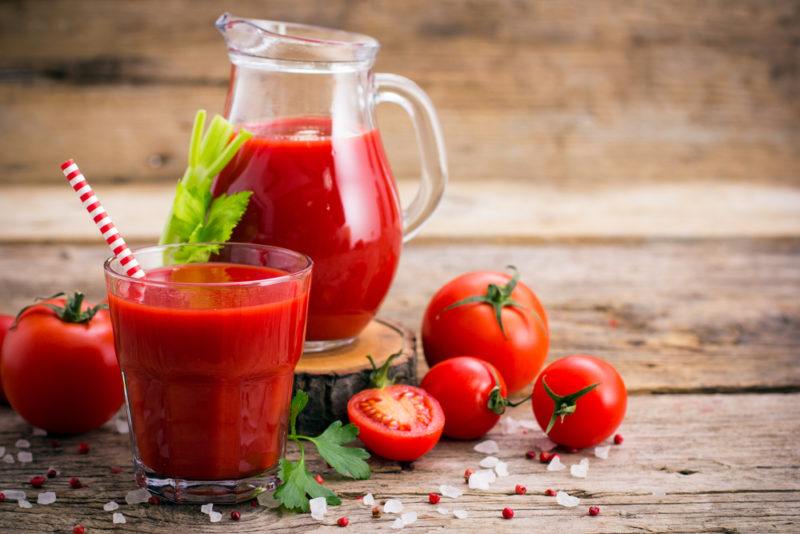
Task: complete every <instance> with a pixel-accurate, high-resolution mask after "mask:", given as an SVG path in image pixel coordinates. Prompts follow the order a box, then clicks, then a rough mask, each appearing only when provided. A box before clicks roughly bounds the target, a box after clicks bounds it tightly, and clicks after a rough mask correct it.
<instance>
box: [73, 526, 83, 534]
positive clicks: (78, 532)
mask: <svg viewBox="0 0 800 534" xmlns="http://www.w3.org/2000/svg"><path fill="white" fill-rule="evenodd" d="M84 532H86V529H85V528H84V527H83V525H75V526H74V527H72V534H84Z"/></svg>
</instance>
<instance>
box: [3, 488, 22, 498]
mask: <svg viewBox="0 0 800 534" xmlns="http://www.w3.org/2000/svg"><path fill="white" fill-rule="evenodd" d="M3 495H5V496H6V499H8V500H9V501H19V500H23V501H24V500H25V492H24V491H22V490H3Z"/></svg>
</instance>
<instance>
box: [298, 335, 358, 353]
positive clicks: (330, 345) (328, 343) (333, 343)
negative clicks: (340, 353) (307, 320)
mask: <svg viewBox="0 0 800 534" xmlns="http://www.w3.org/2000/svg"><path fill="white" fill-rule="evenodd" d="M356 339H358V336H353V337H346V338H343V339H323V340H321V341H308V340H306V342H305V344H304V345H303V354H310V353H314V352H325V351H326V350H333V349H339V348H342V347H346V346H347V345H349V344H350V343H352V342H353V341H355V340H356Z"/></svg>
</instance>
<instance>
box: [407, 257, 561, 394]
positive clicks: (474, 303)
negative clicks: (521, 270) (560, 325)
mask: <svg viewBox="0 0 800 534" xmlns="http://www.w3.org/2000/svg"><path fill="white" fill-rule="evenodd" d="M511 269H512V270H513V276H511V275H508V274H503V273H496V272H486V271H478V272H472V273H467V274H463V275H461V276H459V277H457V278H455V279H454V280H451V281H450V282H448V283H447V284H445V285H444V287H442V288H441V289H440V290H439V291H437V292H436V294H435V295H434V296H433V298H432V299H431V302H430V304H428V308H427V309H426V310H425V318H424V319H423V322H422V345H423V347H424V349H425V359H426V360H427V361H428V365H430V366H431V367H433V366H434V365H436V364H437V363H439V362H441V361H444V360H446V359H448V358H452V357H454V356H461V355H464V354H472V355H474V356H478V357H480V358H481V359H484V360H486V361H487V362H489V363H491V364H492V365H494V366H495V367H496V368H497V370H498V371H500V374H501V375H502V376H503V379H504V380H505V382H506V384H507V385H508V389H509V391H511V392H512V393H513V392H516V391H519V390H521V389H522V388H523V387H525V386H526V385H527V384H530V382H531V381H532V380H533V379H534V378H535V377H536V373H537V372H539V369H541V367H542V364H543V363H544V360H545V358H546V357H547V349H548V347H549V345H550V335H549V333H548V328H547V314H546V313H545V311H544V307H543V306H542V304H541V302H539V299H538V298H536V295H535V294H534V293H533V291H531V290H530V288H528V286H526V285H525V284H523V283H521V282H519V274H518V273H517V271H516V269H514V268H513V267H511Z"/></svg>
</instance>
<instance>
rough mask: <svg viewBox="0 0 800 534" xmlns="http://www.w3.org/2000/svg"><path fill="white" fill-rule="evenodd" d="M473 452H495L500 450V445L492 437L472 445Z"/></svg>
mask: <svg viewBox="0 0 800 534" xmlns="http://www.w3.org/2000/svg"><path fill="white" fill-rule="evenodd" d="M473 450H474V451H475V452H482V453H483V454H497V453H498V452H500V447H499V446H498V445H497V442H496V441H494V440H492V439H487V440H486V441H481V442H480V443H478V444H477V445H475V447H473Z"/></svg>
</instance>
